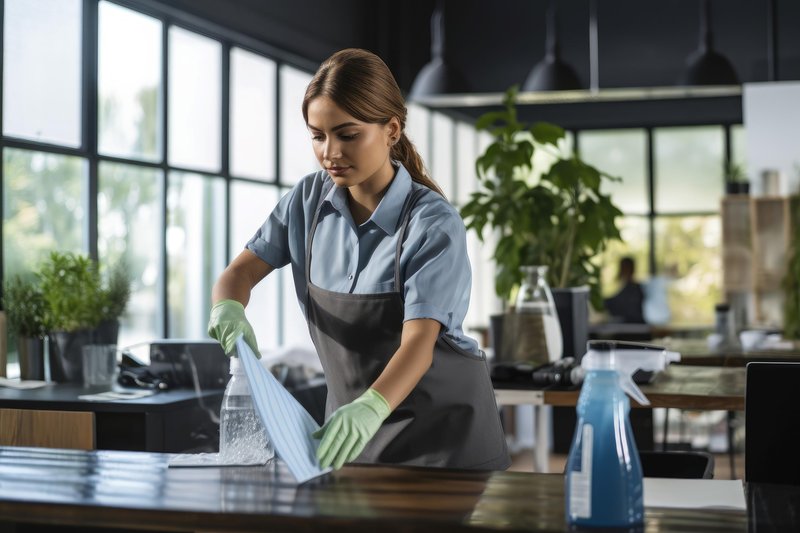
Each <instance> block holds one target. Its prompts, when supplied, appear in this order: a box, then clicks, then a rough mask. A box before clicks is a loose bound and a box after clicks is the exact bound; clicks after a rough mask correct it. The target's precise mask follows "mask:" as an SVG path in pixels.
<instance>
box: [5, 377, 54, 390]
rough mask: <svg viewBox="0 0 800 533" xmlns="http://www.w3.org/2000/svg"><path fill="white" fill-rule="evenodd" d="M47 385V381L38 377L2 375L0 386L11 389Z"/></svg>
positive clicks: (34, 387)
mask: <svg viewBox="0 0 800 533" xmlns="http://www.w3.org/2000/svg"><path fill="white" fill-rule="evenodd" d="M45 385H47V382H46V381H39V380H37V379H8V378H2V377H0V387H8V388H9V389H38V388H39V387H44V386H45Z"/></svg>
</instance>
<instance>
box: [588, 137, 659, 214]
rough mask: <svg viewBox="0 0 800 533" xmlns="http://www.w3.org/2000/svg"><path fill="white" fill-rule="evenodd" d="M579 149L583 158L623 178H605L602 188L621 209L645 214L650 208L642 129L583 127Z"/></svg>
mask: <svg viewBox="0 0 800 533" xmlns="http://www.w3.org/2000/svg"><path fill="white" fill-rule="evenodd" d="M580 151H581V157H582V158H583V160H584V161H586V162H587V163H589V164H590V165H593V166H595V167H597V169H598V170H600V171H602V172H605V173H607V174H611V175H612V176H615V177H618V178H621V179H622V181H617V182H611V181H608V180H605V181H604V182H603V187H602V189H601V191H602V192H603V193H604V194H610V195H611V199H612V201H613V202H614V204H615V205H616V206H617V207H619V208H620V209H621V210H622V212H623V213H626V214H636V215H645V214H647V213H649V212H650V200H649V198H648V193H647V134H646V132H645V131H644V130H611V131H584V132H581V133H580Z"/></svg>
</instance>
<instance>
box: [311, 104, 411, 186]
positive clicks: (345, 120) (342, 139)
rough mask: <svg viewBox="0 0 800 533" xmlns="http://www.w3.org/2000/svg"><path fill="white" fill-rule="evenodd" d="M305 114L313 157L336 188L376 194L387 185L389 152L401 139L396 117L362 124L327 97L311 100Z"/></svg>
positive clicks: (389, 174)
mask: <svg viewBox="0 0 800 533" xmlns="http://www.w3.org/2000/svg"><path fill="white" fill-rule="evenodd" d="M307 113H308V124H307V126H308V131H309V132H310V133H311V142H312V145H313V146H314V155H316V157H317V161H319V164H320V165H322V168H324V169H325V170H327V171H328V173H329V174H330V175H331V177H332V178H333V181H334V183H336V185H338V186H339V187H354V186H360V187H361V188H364V189H365V190H367V191H370V192H376V193H377V192H380V191H382V190H383V189H384V188H385V187H386V186H387V185H388V184H389V182H390V181H391V180H392V177H393V176H394V169H393V168H392V164H391V161H390V159H389V153H390V150H391V146H392V144H394V143H395V142H396V139H398V138H399V137H400V123H399V121H398V120H397V119H396V118H392V119H391V120H390V121H389V122H388V123H387V124H370V123H367V122H361V121H360V120H358V119H356V118H354V117H353V116H352V115H350V114H348V113H347V112H345V111H344V110H343V109H342V108H340V107H339V106H338V105H336V104H335V103H334V102H333V100H331V99H330V98H328V97H327V96H319V97H317V98H314V99H313V100H311V101H310V102H309V104H308V110H307Z"/></svg>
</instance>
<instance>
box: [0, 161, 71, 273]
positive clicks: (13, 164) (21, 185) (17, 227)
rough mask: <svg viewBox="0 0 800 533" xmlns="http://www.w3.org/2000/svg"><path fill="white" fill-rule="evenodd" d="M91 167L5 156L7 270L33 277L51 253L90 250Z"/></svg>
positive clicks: (4, 237)
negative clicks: (86, 233) (87, 230)
mask: <svg viewBox="0 0 800 533" xmlns="http://www.w3.org/2000/svg"><path fill="white" fill-rule="evenodd" d="M85 196H86V161H85V160H84V159H81V158H79V157H72V156H64V155H59V154H50V153H46V152H38V151H31V150H19V149H15V148H5V149H4V150H3V201H4V204H5V205H4V207H3V269H4V273H5V275H6V276H11V275H14V274H21V273H25V272H30V271H31V270H32V269H33V268H34V266H35V265H36V264H37V263H38V262H39V261H41V260H43V259H44V258H46V257H47V255H48V254H49V253H50V251H51V250H62V251H72V252H79V251H81V250H82V249H83V248H84V245H85V243H84V241H83V235H84V223H85V221H86V210H85V208H84V206H83V198H84V197H85Z"/></svg>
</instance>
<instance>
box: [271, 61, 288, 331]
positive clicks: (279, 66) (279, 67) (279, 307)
mask: <svg viewBox="0 0 800 533" xmlns="http://www.w3.org/2000/svg"><path fill="white" fill-rule="evenodd" d="M282 71H283V63H282V62H276V64H275V100H274V101H273V104H274V106H275V113H274V116H275V140H274V142H275V167H274V174H275V182H276V184H277V185H276V187H277V189H278V196H279V197H280V196H281V193H282V191H281V188H280V183H281V181H282V180H283V176H282V173H281V161H282V158H281V123H282V121H281V99H282V98H283V94H282V92H281V75H282ZM284 270H285V269H283V268H282V269H280V270H278V272H276V273H275V275H276V276H277V278H278V282H277V292H278V298H277V300H278V301H277V302H276V304H275V306H276V309H275V319H276V320H277V321H278V346H283V343H284V340H285V338H286V335H285V333H284V327H285V325H286V321H285V320H284V317H283V300H284V299H285V298H286V294H285V291H284V290H283V278H282V276H283V275H284V274H283V272H284Z"/></svg>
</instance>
